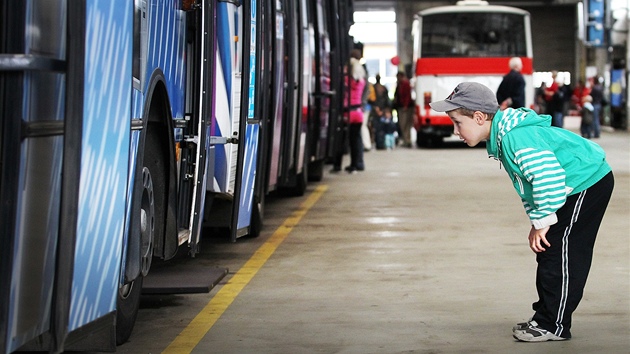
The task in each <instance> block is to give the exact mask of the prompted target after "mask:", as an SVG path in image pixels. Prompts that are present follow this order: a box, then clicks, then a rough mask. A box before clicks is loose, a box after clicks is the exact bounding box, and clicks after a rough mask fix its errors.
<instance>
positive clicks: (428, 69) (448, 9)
mask: <svg viewBox="0 0 630 354" xmlns="http://www.w3.org/2000/svg"><path fill="white" fill-rule="evenodd" d="M412 35H413V40H414V47H413V62H414V64H415V80H414V81H415V83H414V86H415V94H416V121H415V128H416V132H417V140H416V144H417V145H418V146H419V147H420V146H430V145H436V144H439V143H441V142H442V140H443V139H444V138H445V137H448V136H450V135H451V134H452V133H453V124H452V123H451V120H450V119H449V118H448V116H446V114H444V113H442V112H435V111H433V110H431V107H429V102H431V101H435V100H440V99H443V98H445V97H447V96H448V95H449V94H450V93H451V91H452V90H453V88H454V87H455V86H457V84H458V83H460V82H463V81H476V82H480V83H482V84H484V85H486V86H488V87H489V88H490V89H492V90H494V91H495V92H496V89H497V88H498V87H499V84H500V83H501V80H502V78H503V76H504V75H505V74H507V72H508V71H509V65H508V62H509V60H510V58H512V57H520V58H521V60H522V61H523V70H522V74H523V76H524V78H525V83H526V86H525V90H526V92H525V102H526V106H527V107H530V106H531V105H532V104H533V102H534V86H533V79H532V73H533V55H532V36H531V27H530V16H529V13H528V12H527V11H525V10H521V9H517V8H513V7H507V6H498V5H489V4H488V3H487V2H486V1H470V0H467V1H459V2H458V3H457V4H456V5H452V6H440V7H434V8H429V9H426V10H423V11H420V12H419V13H418V14H416V16H415V19H414V22H413V30H412Z"/></svg>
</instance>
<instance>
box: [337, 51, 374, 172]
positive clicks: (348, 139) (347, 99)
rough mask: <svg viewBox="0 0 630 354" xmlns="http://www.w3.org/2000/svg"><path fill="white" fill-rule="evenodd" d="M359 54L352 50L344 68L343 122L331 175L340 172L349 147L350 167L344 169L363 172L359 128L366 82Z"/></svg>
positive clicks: (361, 121)
mask: <svg viewBox="0 0 630 354" xmlns="http://www.w3.org/2000/svg"><path fill="white" fill-rule="evenodd" d="M359 58H361V52H360V51H359V50H358V49H353V50H352V52H351V53H350V62H349V64H348V66H344V74H345V88H346V89H345V90H344V99H343V102H344V107H343V122H341V125H342V128H341V133H340V138H339V139H338V144H337V146H336V147H335V158H334V161H333V168H332V170H331V171H330V172H331V173H336V172H339V171H341V164H342V162H343V155H344V154H345V153H346V151H347V147H348V145H349V147H350V165H349V166H347V167H346V168H345V170H346V171H347V172H348V173H354V172H356V171H363V169H364V168H365V166H364V164H363V141H362V140H361V126H362V125H363V102H362V101H363V90H364V88H365V84H366V82H367V75H366V72H365V69H364V68H363V66H362V65H361V63H360V62H359Z"/></svg>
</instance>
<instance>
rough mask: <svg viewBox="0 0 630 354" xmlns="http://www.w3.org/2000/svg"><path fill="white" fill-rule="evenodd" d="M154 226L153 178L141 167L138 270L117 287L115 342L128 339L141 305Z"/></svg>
mask: <svg viewBox="0 0 630 354" xmlns="http://www.w3.org/2000/svg"><path fill="white" fill-rule="evenodd" d="M154 230H155V200H154V196H153V179H152V178H151V171H150V170H149V168H148V167H146V166H145V167H143V168H142V193H141V199H140V247H141V248H140V252H141V256H142V258H141V263H140V274H139V275H138V277H137V278H136V279H135V280H133V281H132V282H130V283H127V284H124V285H123V286H121V287H120V288H119V289H118V301H117V303H116V310H117V312H116V345H121V344H123V343H125V342H126V341H127V340H129V337H130V336H131V332H132V331H133V327H134V325H135V323H136V317H137V316H138V309H139V308H140V294H141V293H142V280H143V279H144V278H143V277H144V276H146V275H147V274H148V273H149V269H150V268H151V260H152V259H153V231H154Z"/></svg>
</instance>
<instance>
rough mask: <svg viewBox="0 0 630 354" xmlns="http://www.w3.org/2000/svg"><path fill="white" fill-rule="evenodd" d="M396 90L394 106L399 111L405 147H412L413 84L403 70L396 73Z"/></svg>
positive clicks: (399, 124)
mask: <svg viewBox="0 0 630 354" xmlns="http://www.w3.org/2000/svg"><path fill="white" fill-rule="evenodd" d="M396 79H397V81H396V83H397V84H396V91H395V92H394V103H393V108H394V109H396V112H397V113H398V127H399V128H400V133H401V138H402V140H403V146H404V147H409V148H410V147H411V127H412V126H413V114H414V106H415V104H414V102H413V99H412V98H411V84H410V83H409V80H408V79H407V75H406V74H405V73H404V72H403V71H399V72H398V74H396Z"/></svg>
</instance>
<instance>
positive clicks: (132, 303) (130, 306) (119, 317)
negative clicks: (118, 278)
mask: <svg viewBox="0 0 630 354" xmlns="http://www.w3.org/2000/svg"><path fill="white" fill-rule="evenodd" d="M142 279H143V278H142V275H139V276H138V277H137V278H136V279H135V280H134V281H132V282H130V283H127V284H124V285H123V286H121V287H120V288H119V289H118V301H117V304H116V345H121V344H123V343H125V342H127V340H129V337H131V332H132V331H133V326H134V325H135V323H136V317H137V316H138V309H139V308H140V293H141V292H142Z"/></svg>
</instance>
